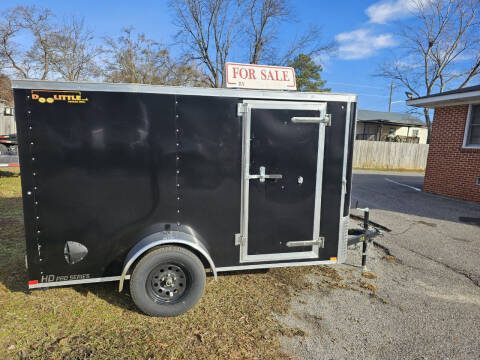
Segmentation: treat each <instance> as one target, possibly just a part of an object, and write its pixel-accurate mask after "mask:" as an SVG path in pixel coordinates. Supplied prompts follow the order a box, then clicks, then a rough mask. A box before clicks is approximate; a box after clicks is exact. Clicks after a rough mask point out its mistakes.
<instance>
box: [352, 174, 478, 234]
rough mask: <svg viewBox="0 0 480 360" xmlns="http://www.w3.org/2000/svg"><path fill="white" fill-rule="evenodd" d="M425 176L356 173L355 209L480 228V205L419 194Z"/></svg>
mask: <svg viewBox="0 0 480 360" xmlns="http://www.w3.org/2000/svg"><path fill="white" fill-rule="evenodd" d="M422 187H423V175H418V176H417V175H412V174H405V175H400V174H399V173H393V172H382V173H379V172H375V173H373V172H372V173H363V172H362V173H358V172H357V173H354V175H353V182H352V200H351V207H352V208H355V207H356V206H357V204H358V207H368V208H370V209H379V210H387V211H392V212H399V213H403V214H409V215H415V216H421V217H426V218H431V219H439V220H448V221H453V222H457V223H465V224H470V225H477V226H480V204H477V203H473V202H468V201H461V200H456V199H451V198H447V197H443V196H439V195H434V194H430V193H426V192H423V191H417V190H415V189H414V188H417V189H420V190H421V189H422Z"/></svg>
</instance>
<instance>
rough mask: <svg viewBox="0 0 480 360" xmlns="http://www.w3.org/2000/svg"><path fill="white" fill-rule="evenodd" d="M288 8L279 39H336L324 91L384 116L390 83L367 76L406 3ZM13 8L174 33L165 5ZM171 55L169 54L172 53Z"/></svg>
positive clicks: (400, 95)
mask: <svg viewBox="0 0 480 360" xmlns="http://www.w3.org/2000/svg"><path fill="white" fill-rule="evenodd" d="M292 3H293V4H295V9H294V11H295V14H296V15H297V18H298V19H299V20H300V21H298V22H296V23H289V24H288V25H286V26H283V27H282V32H281V34H280V35H281V36H282V37H285V38H289V37H291V36H292V34H294V33H295V32H297V31H299V30H300V31H301V30H302V28H307V27H308V26H309V24H316V25H319V26H321V28H322V33H323V40H325V42H328V41H332V40H337V42H338V44H339V48H338V52H337V54H336V55H334V56H332V57H330V58H328V59H323V60H324V61H323V65H324V68H325V69H324V72H323V78H324V79H325V80H327V86H328V87H330V88H331V89H332V91H335V92H349V93H356V94H358V95H359V107H360V108H362V109H370V110H379V111H387V109H388V95H389V87H390V83H389V81H387V80H384V79H381V78H377V77H373V76H372V75H373V74H374V73H375V70H376V68H377V66H378V64H381V63H382V62H383V61H385V59H388V58H389V56H390V55H391V51H392V50H394V49H395V46H397V41H396V37H395V32H396V29H395V27H396V26H395V21H396V20H400V19H405V18H408V0H386V1H385V0H382V1H373V0H370V1H368V0H361V1H358V0H357V1H354V0H350V1H342V0H340V1H325V0H324V1H322V0H297V1H292ZM17 5H37V6H42V7H48V8H50V9H51V10H52V11H53V12H54V13H55V15H56V16H57V17H59V18H62V17H63V16H66V15H71V14H73V15H77V16H81V17H84V18H85V22H86V24H87V25H88V27H89V28H91V29H93V30H94V31H95V34H96V35H97V36H98V37H102V36H105V35H109V36H116V35H118V34H119V31H120V29H121V28H122V27H127V26H130V25H133V26H134V27H135V28H136V30H138V31H140V32H144V33H145V34H147V36H149V37H151V38H154V39H155V40H157V41H160V42H164V43H169V42H171V41H172V38H173V35H174V34H175V28H174V26H173V25H172V18H173V14H172V12H171V11H170V9H169V6H168V1H167V0H156V1H155V0H136V1H126V0H117V1H105V0H104V1H102V0H96V1H92V0H83V1H81V2H76V1H65V0H62V1H59V0H43V1H41V2H39V1H38V0H37V1H29V0H24V1H16V0H2V1H1V4H0V11H3V10H4V9H7V8H9V7H14V6H17ZM175 51H176V50H175V49H173V53H174V54H175ZM230 61H238V59H235V58H232V59H230ZM404 99H405V95H404V89H396V90H395V91H394V96H393V100H394V101H396V100H404ZM406 109H407V107H406V106H405V104H404V102H401V103H395V104H393V106H392V111H398V112H404V111H406Z"/></svg>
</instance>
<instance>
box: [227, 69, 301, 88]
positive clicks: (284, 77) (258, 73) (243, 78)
mask: <svg viewBox="0 0 480 360" xmlns="http://www.w3.org/2000/svg"><path fill="white" fill-rule="evenodd" d="M225 75H226V77H225V85H226V87H227V88H245V89H268V90H296V89H297V84H296V81H295V70H294V69H293V68H291V67H284V66H267V65H254V64H237V63H227V64H226V65H225Z"/></svg>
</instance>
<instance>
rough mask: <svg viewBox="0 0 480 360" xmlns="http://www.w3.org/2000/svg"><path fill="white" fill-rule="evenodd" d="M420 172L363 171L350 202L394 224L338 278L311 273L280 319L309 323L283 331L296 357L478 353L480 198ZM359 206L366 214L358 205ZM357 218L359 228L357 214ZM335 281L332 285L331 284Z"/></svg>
mask: <svg viewBox="0 0 480 360" xmlns="http://www.w3.org/2000/svg"><path fill="white" fill-rule="evenodd" d="M422 186H423V176H422V175H421V174H419V173H405V172H400V173H396V172H376V171H355V172H354V178H353V191H352V193H353V195H352V205H353V206H354V207H355V205H356V204H357V201H358V206H359V207H369V208H370V209H371V213H370V218H371V220H373V221H375V222H377V223H379V224H382V225H384V226H387V227H388V228H390V229H391V230H392V231H391V232H390V233H385V236H384V237H382V238H377V239H376V241H377V242H378V244H379V245H381V247H379V246H375V247H371V248H370V250H369V257H368V264H367V265H368V270H369V271H370V272H371V273H373V274H374V276H376V278H373V279H372V278H365V277H363V276H362V271H361V268H360V266H359V265H360V259H361V258H360V256H361V254H360V249H359V248H351V249H349V251H348V259H347V262H346V263H345V264H342V265H337V266H334V267H333V268H334V269H336V271H337V272H338V276H339V277H338V279H337V280H336V281H337V282H338V283H335V282H332V279H331V278H329V277H328V276H323V275H315V276H311V278H310V279H311V281H312V284H313V286H312V287H310V288H309V289H306V290H305V291H303V292H301V293H300V294H298V296H296V297H294V299H293V300H292V309H291V311H290V313H289V314H288V315H287V316H284V317H282V318H281V321H282V322H283V323H284V324H285V325H287V326H290V327H298V328H300V329H302V330H304V331H305V333H306V335H305V336H304V337H303V338H299V337H283V338H282V339H281V343H282V345H283V348H284V351H285V353H287V354H289V355H291V356H294V358H295V359H478V358H479V354H480V283H479V281H480V224H479V222H478V220H479V219H480V204H476V203H472V202H466V201H458V200H453V199H449V198H445V197H441V196H437V195H433V194H428V193H424V192H423V191H422ZM352 213H355V214H360V213H359V212H358V211H356V210H354V209H352ZM352 226H358V224H357V223H355V222H353V223H352ZM332 284H333V285H332Z"/></svg>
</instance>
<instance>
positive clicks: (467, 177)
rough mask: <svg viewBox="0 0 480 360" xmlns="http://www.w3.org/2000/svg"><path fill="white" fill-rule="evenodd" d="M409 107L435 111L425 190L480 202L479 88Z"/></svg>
mask: <svg viewBox="0 0 480 360" xmlns="http://www.w3.org/2000/svg"><path fill="white" fill-rule="evenodd" d="M407 104H408V105H412V106H416V107H421V108H433V109H434V110H435V111H434V117H433V123H432V132H431V135H430V149H429V153H428V160H427V168H426V170H425V182H424V185H423V189H424V191H427V192H431V193H434V194H439V195H445V196H449V197H452V198H456V199H461V200H467V201H475V202H479V203H480V85H477V86H471V87H468V88H463V89H458V90H453V91H447V92H444V93H440V94H435V95H430V96H426V97H421V98H417V99H412V100H409V101H407Z"/></svg>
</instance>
